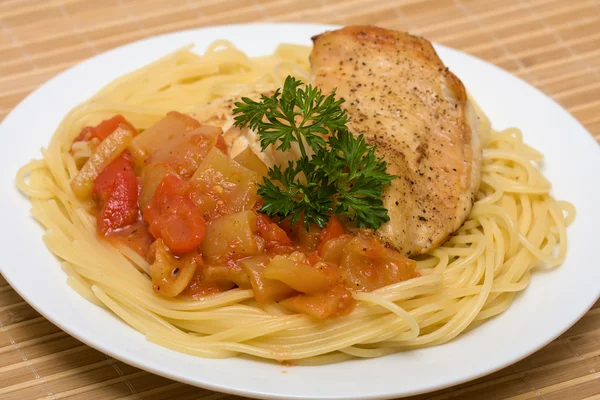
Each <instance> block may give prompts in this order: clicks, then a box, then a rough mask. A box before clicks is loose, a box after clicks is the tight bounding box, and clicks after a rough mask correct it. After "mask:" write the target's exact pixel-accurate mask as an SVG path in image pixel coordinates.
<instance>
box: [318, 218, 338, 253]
mask: <svg viewBox="0 0 600 400" xmlns="http://www.w3.org/2000/svg"><path fill="white" fill-rule="evenodd" d="M344 233H345V232H344V226H343V225H342V223H341V222H340V220H339V219H338V218H337V217H331V218H329V221H328V222H327V226H326V227H325V229H323V230H322V231H321V236H320V238H319V239H320V240H321V243H320V244H319V247H318V248H317V251H319V252H320V251H321V250H322V249H323V246H325V243H327V241H329V240H331V239H335V238H336V237H339V236H342V235H343V234H344Z"/></svg>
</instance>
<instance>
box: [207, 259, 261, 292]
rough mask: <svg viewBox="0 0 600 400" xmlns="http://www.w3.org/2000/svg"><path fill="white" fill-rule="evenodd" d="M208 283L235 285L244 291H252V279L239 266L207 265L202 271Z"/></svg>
mask: <svg viewBox="0 0 600 400" xmlns="http://www.w3.org/2000/svg"><path fill="white" fill-rule="evenodd" d="M202 271H203V274H204V279H205V281H206V282H209V283H214V284H221V285H229V284H230V283H234V284H235V285H237V286H239V287H241V288H242V289H250V288H251V287H252V285H251V284H250V278H249V277H248V274H246V273H245V272H244V270H243V269H242V267H240V266H239V265H236V264H234V265H205V266H204V268H203V269H202Z"/></svg>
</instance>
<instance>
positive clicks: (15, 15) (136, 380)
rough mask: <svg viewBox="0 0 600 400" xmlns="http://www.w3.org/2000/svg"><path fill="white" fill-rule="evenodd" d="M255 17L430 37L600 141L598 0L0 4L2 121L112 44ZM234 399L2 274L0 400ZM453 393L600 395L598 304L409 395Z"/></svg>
mask: <svg viewBox="0 0 600 400" xmlns="http://www.w3.org/2000/svg"><path fill="white" fill-rule="evenodd" d="M166 4H168V6H166ZM260 21H265V22H267V21H269V22H275V21H295V22H318V23H330V24H376V25H380V26H383V27H387V28H393V29H397V30H406V31H410V32H411V33H414V34H418V35H423V36H426V37H427V38H429V39H430V40H433V41H436V42H438V43H441V44H445V45H448V46H451V47H454V48H456V49H459V50H462V51H465V52H467V53H469V54H472V55H475V56H477V57H480V58H483V59H485V60H487V61H489V62H491V63H493V64H495V65H498V66H499V67H501V68H504V69H505V70H507V71H510V72H511V73H513V74H515V75H517V76H519V77H521V78H523V79H525V80H526V81H528V82H530V83H531V84H533V85H534V86H536V87H538V88H539V89H541V90H542V91H544V92H545V93H547V94H548V95H549V96H551V97H552V98H553V99H555V100H556V101H558V102H559V103H560V104H561V105H562V106H563V107H565V108H566V109H567V110H569V111H570V112H571V113H572V114H573V115H574V116H575V117H576V118H577V119H578V120H579V121H580V122H581V123H582V124H583V125H585V127H586V128H587V129H588V131H589V132H590V133H591V134H592V135H593V137H594V138H595V139H596V140H597V141H599V142H600V1H599V0H568V1H567V0H531V1H525V0H522V1H519V0H389V1H388V0H379V1H370V0H339V1H327V0H302V1H292V0H204V1H193V0H188V1H186V0H169V1H168V2H165V1H163V0H0V120H1V119H3V118H4V117H5V116H6V115H7V114H8V113H9V112H10V111H11V109H12V108H13V107H15V106H16V105H17V104H18V103H19V102H20V101H21V100H22V99H23V98H25V96H27V95H28V94H29V93H30V92H31V91H33V90H34V89H36V88H37V87H38V86H39V85H41V84H42V83H44V82H45V81H46V80H48V79H50V78H51V77H53V76H54V75H56V74H58V73H59V72H61V71H63V70H65V69H67V68H69V67H70V66H72V65H74V64H76V63H78V62H80V61H81V60H84V59H86V58H89V57H91V56H93V55H95V54H99V53H101V52H103V51H106V50H108V49H111V48H114V47H116V46H119V45H122V44H125V43H128V42H131V41H134V40H139V39H142V38H145V37H149V36H153V35H158V34H162V33H167V32H172V31H177V30H182V29H190V28H198V27H203V26H209V25H220V24H230V23H241V22H260ZM236 398H239V397H237V396H228V395H225V394H220V393H213V392H210V391H207V390H203V389H199V388H195V387H191V386H187V385H184V384H181V383H177V382H173V381H170V380H168V379H165V378H161V377H157V376H154V375H152V374H150V373H147V372H145V371H141V370H139V369H136V368H134V367H131V366H129V365H127V364H124V363H122V362H119V361H116V360H114V359H112V358H110V357H108V356H106V355H104V354H102V353H100V352H98V351H96V350H94V349H92V348H90V347H88V346H86V345H84V344H82V343H81V342H79V341H77V340H75V339H73V338H71V337H70V336H69V335H67V334H66V333H64V332H62V331H61V330H60V329H58V328H57V327H55V326H54V325H52V324H51V323H50V322H48V321H46V320H45V319H44V318H43V317H42V316H40V315H39V314H38V313H37V312H36V311H34V310H33V309H32V308H31V307H30V306H29V305H28V304H27V303H25V302H24V301H23V299H22V298H21V297H19V295H18V294H17V293H16V292H15V291H14V290H12V288H11V287H10V286H9V285H8V283H7V282H6V281H5V280H4V279H3V278H2V277H1V276H0V399H3V400H28V399H69V400H75V399H77V400H93V399H102V400H104V399H107V400H108V399H136V400H159V399H204V400H212V399H236ZM447 398H457V399H486V400H487V399H507V398H510V399H523V400H524V399H544V400H554V399H556V400H563V399H568V400H571V399H592V398H593V399H600V302H598V303H596V305H595V306H594V308H593V309H592V310H590V311H589V312H588V313H587V314H586V315H585V316H584V317H583V318H582V319H581V321H579V322H578V323H577V324H576V325H575V326H574V327H573V328H571V329H570V330H569V331H567V332H566V333H565V334H563V335H562V336H561V337H560V338H558V339H557V340H555V341H554V342H552V343H551V344H549V345H548V346H546V347H545V348H543V349H542V350H540V351H539V352H537V353H535V354H533V355H532V356H530V357H528V358H526V359H525V360H523V361H521V362H518V363H517V364H515V365H513V366H511V367H508V368H506V369H504V370H501V371H498V372H496V373H494V374H492V375H489V376H487V377H484V378H481V379H478V380H476V381H473V382H469V383H466V384H463V385H460V386H457V387H453V388H450V389H446V390H443V391H440V392H436V393H431V394H427V395H422V396H417V397H413V398H412V399H413V400H416V399H447Z"/></svg>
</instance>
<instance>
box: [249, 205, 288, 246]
mask: <svg viewBox="0 0 600 400" xmlns="http://www.w3.org/2000/svg"><path fill="white" fill-rule="evenodd" d="M256 225H257V227H258V234H259V235H260V237H262V238H263V239H264V240H265V247H266V249H267V250H271V251H273V252H276V253H289V252H291V251H292V247H291V244H292V241H291V240H290V238H289V236H288V235H287V233H286V232H285V231H284V230H283V229H281V228H280V227H279V225H277V224H276V223H275V222H273V221H272V220H271V218H269V217H268V216H266V215H265V214H261V213H257V214H256Z"/></svg>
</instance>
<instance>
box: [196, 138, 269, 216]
mask: <svg viewBox="0 0 600 400" xmlns="http://www.w3.org/2000/svg"><path fill="white" fill-rule="evenodd" d="M191 180H192V182H195V183H196V184H197V185H198V186H199V187H200V188H201V190H202V191H203V192H210V191H213V192H216V193H219V194H220V198H221V201H223V203H224V204H223V206H222V210H223V212H224V213H226V214H231V213H236V212H240V211H244V210H250V209H252V208H253V207H254V205H255V204H256V201H257V200H258V195H257V194H256V182H257V175H256V173H255V172H253V171H251V170H249V169H248V168H245V167H242V166H241V165H240V164H238V163H237V162H235V161H233V160H232V159H230V158H229V157H227V156H226V155H225V154H223V153H222V152H221V151H219V150H218V149H217V148H214V147H213V148H212V149H211V150H210V151H209V152H208V154H207V155H206V157H205V158H204V160H203V161H202V163H201V164H200V166H199V167H198V170H197V171H196V173H195V174H194V176H193V177H192V179H191Z"/></svg>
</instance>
